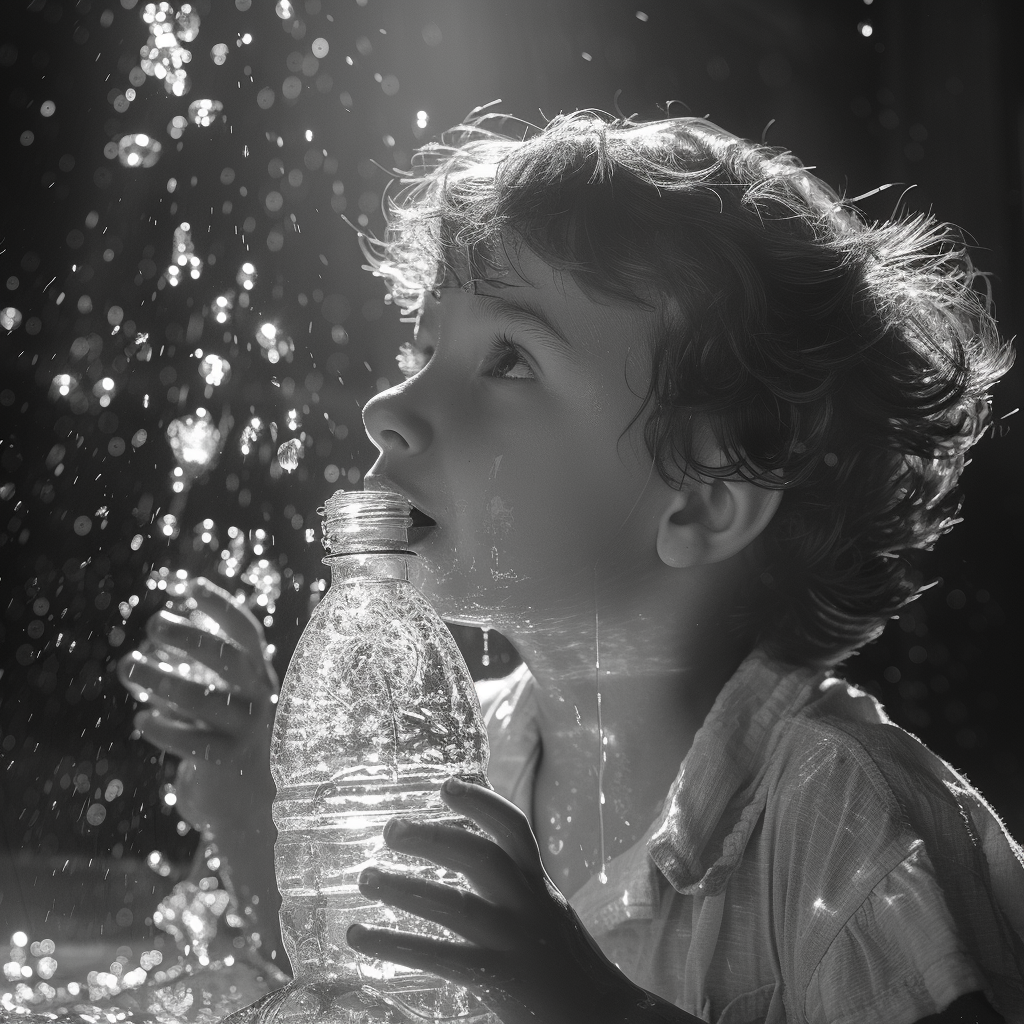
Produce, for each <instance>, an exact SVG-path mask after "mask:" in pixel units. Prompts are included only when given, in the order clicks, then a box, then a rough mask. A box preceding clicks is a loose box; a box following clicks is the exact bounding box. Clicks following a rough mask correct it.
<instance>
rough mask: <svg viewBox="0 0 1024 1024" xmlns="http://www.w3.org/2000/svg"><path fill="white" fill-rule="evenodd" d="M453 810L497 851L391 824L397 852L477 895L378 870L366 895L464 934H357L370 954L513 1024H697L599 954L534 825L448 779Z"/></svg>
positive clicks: (364, 882)
mask: <svg viewBox="0 0 1024 1024" xmlns="http://www.w3.org/2000/svg"><path fill="white" fill-rule="evenodd" d="M441 797H442V799H443V800H444V802H445V803H446V804H447V805H448V806H449V807H450V808H451V809H452V810H453V811H455V812H456V813H458V814H462V815H465V816H466V817H467V818H471V819H472V820H473V821H475V822H476V823H477V824H478V825H479V826H480V827H481V828H482V829H483V830H484V831H485V832H487V833H488V834H489V835H490V836H492V837H493V838H494V840H495V841H494V842H491V841H489V840H487V839H484V838H483V837H482V836H478V835H473V834H471V833H469V832H466V831H464V830H462V829H459V828H455V827H451V826H446V825H432V824H421V823H415V822H404V821H399V820H398V819H392V820H391V821H390V822H388V824H387V826H385V829H384V840H385V842H386V843H387V845H388V846H389V847H391V849H393V850H396V851H398V852H400V853H406V854H409V855H411V856H414V857H422V858H424V859H426V860H429V861H433V862H434V863H435V864H439V865H441V866H443V867H446V868H449V869H450V870H453V871H460V872H462V874H464V875H465V876H466V878H467V879H468V880H469V882H470V884H471V885H472V886H473V888H474V889H475V890H476V893H475V894H474V893H469V892H465V891H463V890H459V889H455V888H452V887H451V886H447V885H444V884H442V883H440V882H432V881H429V880H427V879H422V878H414V877H410V876H404V875H399V874H394V873H389V872H384V871H379V870H377V869H375V868H368V869H367V870H365V871H364V872H363V874H362V875H361V876H360V884H359V890H360V892H361V893H362V894H363V895H364V896H365V897H366V898H367V899H372V900H381V901H382V902H384V903H387V904H389V905H390V906H393V907H397V908H399V909H400V910H405V911H408V912H409V913H412V914H416V915H418V916H419V917H424V918H426V919H427V920H429V921H434V922H436V923H437V924H440V925H443V926H444V927H445V928H448V929H450V930H451V931H453V932H456V933H457V934H459V935H461V936H462V937H463V938H465V939H467V940H468V943H469V944H466V943H458V942H446V941H443V940H440V939H431V938H426V937H424V936H418V935H411V934H408V933H405V932H397V931H393V930H391V929H387V928H367V927H365V926H363V925H353V926H352V927H351V928H349V931H348V936H347V938H348V943H349V945H350V946H351V947H352V948H353V949H355V950H357V951H358V952H360V953H365V954H367V955H369V956H373V957H379V958H380V959H383V960H390V961H392V962H394V963H399V964H404V965H405V966H406V967H411V968H414V969H418V970H422V971H429V972H430V973H432V974H437V975H440V976H441V977H443V978H447V979H448V980H450V981H454V982H456V983H458V984H460V985H463V986H465V987H466V988H468V989H470V990H471V991H473V992H474V993H475V994H476V995H477V996H479V998H480V999H481V1000H482V1001H483V1002H484V1003H485V1004H486V1005H487V1006H488V1007H489V1008H490V1009H491V1010H493V1011H494V1012H495V1013H496V1014H497V1015H498V1016H499V1017H500V1018H501V1019H502V1021H503V1022H504V1024H573V1022H577V1021H578V1022H580V1024H583V1022H587V1024H605V1022H607V1024H611V1022H613V1021H614V1022H616V1024H618V1022H624V1021H690V1020H695V1019H696V1018H692V1017H690V1016H689V1015H688V1014H686V1013H684V1012H683V1011H682V1010H679V1009H677V1008H676V1007H674V1006H672V1005H671V1004H669V1003H666V1002H664V1001H663V1000H661V999H659V998H658V997H657V996H652V995H650V994H649V993H647V992H645V991H644V990H643V989H641V988H639V987H638V986H636V985H634V984H633V983H632V982H631V981H630V980H629V979H628V978H627V977H626V976H625V975H624V974H623V973H622V972H621V971H620V970H619V969H618V968H617V967H615V965H614V964H612V963H611V962H610V961H609V960H608V959H607V958H606V957H605V956H604V954H603V953H602V952H601V951H600V949H599V948H598V947H597V945H596V944H595V942H594V940H593V939H592V938H591V937H590V935H589V934H588V933H587V930H586V929H585V928H584V927H583V925H582V923H581V922H580V919H579V918H578V917H577V916H576V913H575V911H573V909H572V908H571V907H570V906H569V904H568V902H567V901H566V899H565V897H564V896H563V895H562V894H561V893H560V892H559V891H558V889H557V888H556V887H555V885H554V883H553V882H552V881H551V879H550V878H549V877H548V875H547V873H546V872H545V871H544V867H543V864H542V863H541V859H540V849H539V847H538V846H537V840H536V838H535V837H534V835H533V831H532V830H531V828H530V823H529V821H528V820H527V818H526V815H524V814H523V812H522V811H520V810H519V808H518V807H516V806H515V805H514V804H512V803H510V802H509V801H508V800H505V799H504V798H503V797H500V796H498V795H497V794H496V793H493V792H491V791H490V790H488V789H485V788H484V787H482V786H476V785H472V784H466V783H462V782H460V781H458V780H454V779H449V780H448V782H446V783H445V785H444V786H443V787H442V788H441Z"/></svg>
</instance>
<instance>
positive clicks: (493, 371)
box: [488, 335, 536, 380]
mask: <svg viewBox="0 0 1024 1024" xmlns="http://www.w3.org/2000/svg"><path fill="white" fill-rule="evenodd" d="M490 356H491V358H492V359H494V363H493V364H492V366H491V368H490V370H489V371H488V376H489V377H497V378H498V379H499V380H536V377H535V375H534V372H533V368H532V367H531V366H530V364H529V362H528V361H527V359H526V357H525V356H524V355H523V352H522V349H520V348H519V346H518V345H517V344H516V343H515V342H514V341H512V340H511V339H510V338H506V337H505V336H504V335H500V336H499V337H497V338H495V339H494V341H493V342H492V343H491V351H490Z"/></svg>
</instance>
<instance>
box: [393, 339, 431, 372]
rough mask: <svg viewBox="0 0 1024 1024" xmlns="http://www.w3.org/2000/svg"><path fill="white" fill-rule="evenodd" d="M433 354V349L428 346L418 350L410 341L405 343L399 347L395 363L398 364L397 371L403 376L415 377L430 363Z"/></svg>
mask: <svg viewBox="0 0 1024 1024" xmlns="http://www.w3.org/2000/svg"><path fill="white" fill-rule="evenodd" d="M433 354H434V349H433V347H432V346H430V345H427V346H425V347H423V348H419V347H417V346H416V345H414V344H413V343H412V342H411V341H406V342H403V343H402V345H401V346H400V347H399V349H398V355H396V356H395V362H396V363H398V369H399V370H401V371H402V374H403V376H405V377H415V376H416V374H417V373H419V372H420V370H422V369H423V367H424V366H426V365H427V363H429V362H430V357H431V356H432V355H433Z"/></svg>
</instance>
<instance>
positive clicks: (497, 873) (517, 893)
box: [384, 818, 533, 908]
mask: <svg viewBox="0 0 1024 1024" xmlns="http://www.w3.org/2000/svg"><path fill="white" fill-rule="evenodd" d="M384 842H385V843H387V845H388V846H389V847H390V848H391V849H392V850H395V851H397V852H398V853H404V854H408V855H409V856H412V857H421V858H423V859H424V860H429V861H432V862H433V863H435V864H440V865H441V866H442V867H446V868H448V869H449V870H450V871H460V872H462V874H463V875H465V876H466V879H467V880H468V882H469V884H470V885H472V886H473V888H474V889H475V890H476V891H477V892H478V893H479V894H480V895H481V896H482V897H483V898H484V899H485V900H489V901H490V902H491V903H495V904H498V905H499V906H502V907H512V908H525V907H526V906H527V905H528V904H529V903H530V902H531V901H532V899H533V895H532V892H531V890H530V887H529V886H528V885H527V884H526V880H525V879H524V878H523V873H522V871H520V870H519V868H518V866H517V865H516V863H515V862H514V861H513V860H512V858H511V857H510V856H509V855H508V854H507V853H506V852H505V851H504V850H503V849H501V847H499V846H496V845H495V844H494V843H492V842H491V841H490V840H489V839H485V838H484V837H483V836H477V835H474V834H473V833H472V832H467V831H466V830H465V829H461V828H457V827H454V826H451V825H438V824H434V823H432V822H417V821H403V820H401V819H398V818H392V819H391V821H389V822H388V823H387V825H385V826H384Z"/></svg>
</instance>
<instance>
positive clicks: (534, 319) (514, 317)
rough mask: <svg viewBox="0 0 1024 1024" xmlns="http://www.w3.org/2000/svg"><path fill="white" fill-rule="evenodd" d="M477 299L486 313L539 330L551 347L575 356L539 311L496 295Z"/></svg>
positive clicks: (566, 342) (571, 348) (564, 339)
mask: <svg viewBox="0 0 1024 1024" xmlns="http://www.w3.org/2000/svg"><path fill="white" fill-rule="evenodd" d="M479 298H480V299H481V300H482V301H483V302H484V303H485V305H486V306H487V309H488V311H489V312H491V313H492V314H494V315H495V316H499V317H502V318H504V319H505V320H508V321H509V322H510V323H513V324H516V325H517V326H519V327H523V328H526V329H530V328H534V329H536V328H540V329H541V330H542V331H543V332H544V333H545V334H548V335H550V336H551V339H552V340H553V342H555V344H554V345H553V347H555V348H557V349H560V350H562V352H563V354H565V355H573V354H575V350H574V349H573V347H572V344H571V343H570V342H569V341H567V340H566V338H565V336H564V335H563V334H562V332H561V331H559V330H558V329H557V328H556V327H555V326H554V325H553V324H552V323H551V321H550V320H548V318H547V317H546V316H544V314H543V313H542V312H541V311H540V310H539V309H534V308H533V307H532V306H529V305H527V304H525V303H523V304H520V303H518V302H510V301H509V300H508V299H504V298H501V297H500V296H498V295H480V296H479Z"/></svg>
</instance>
